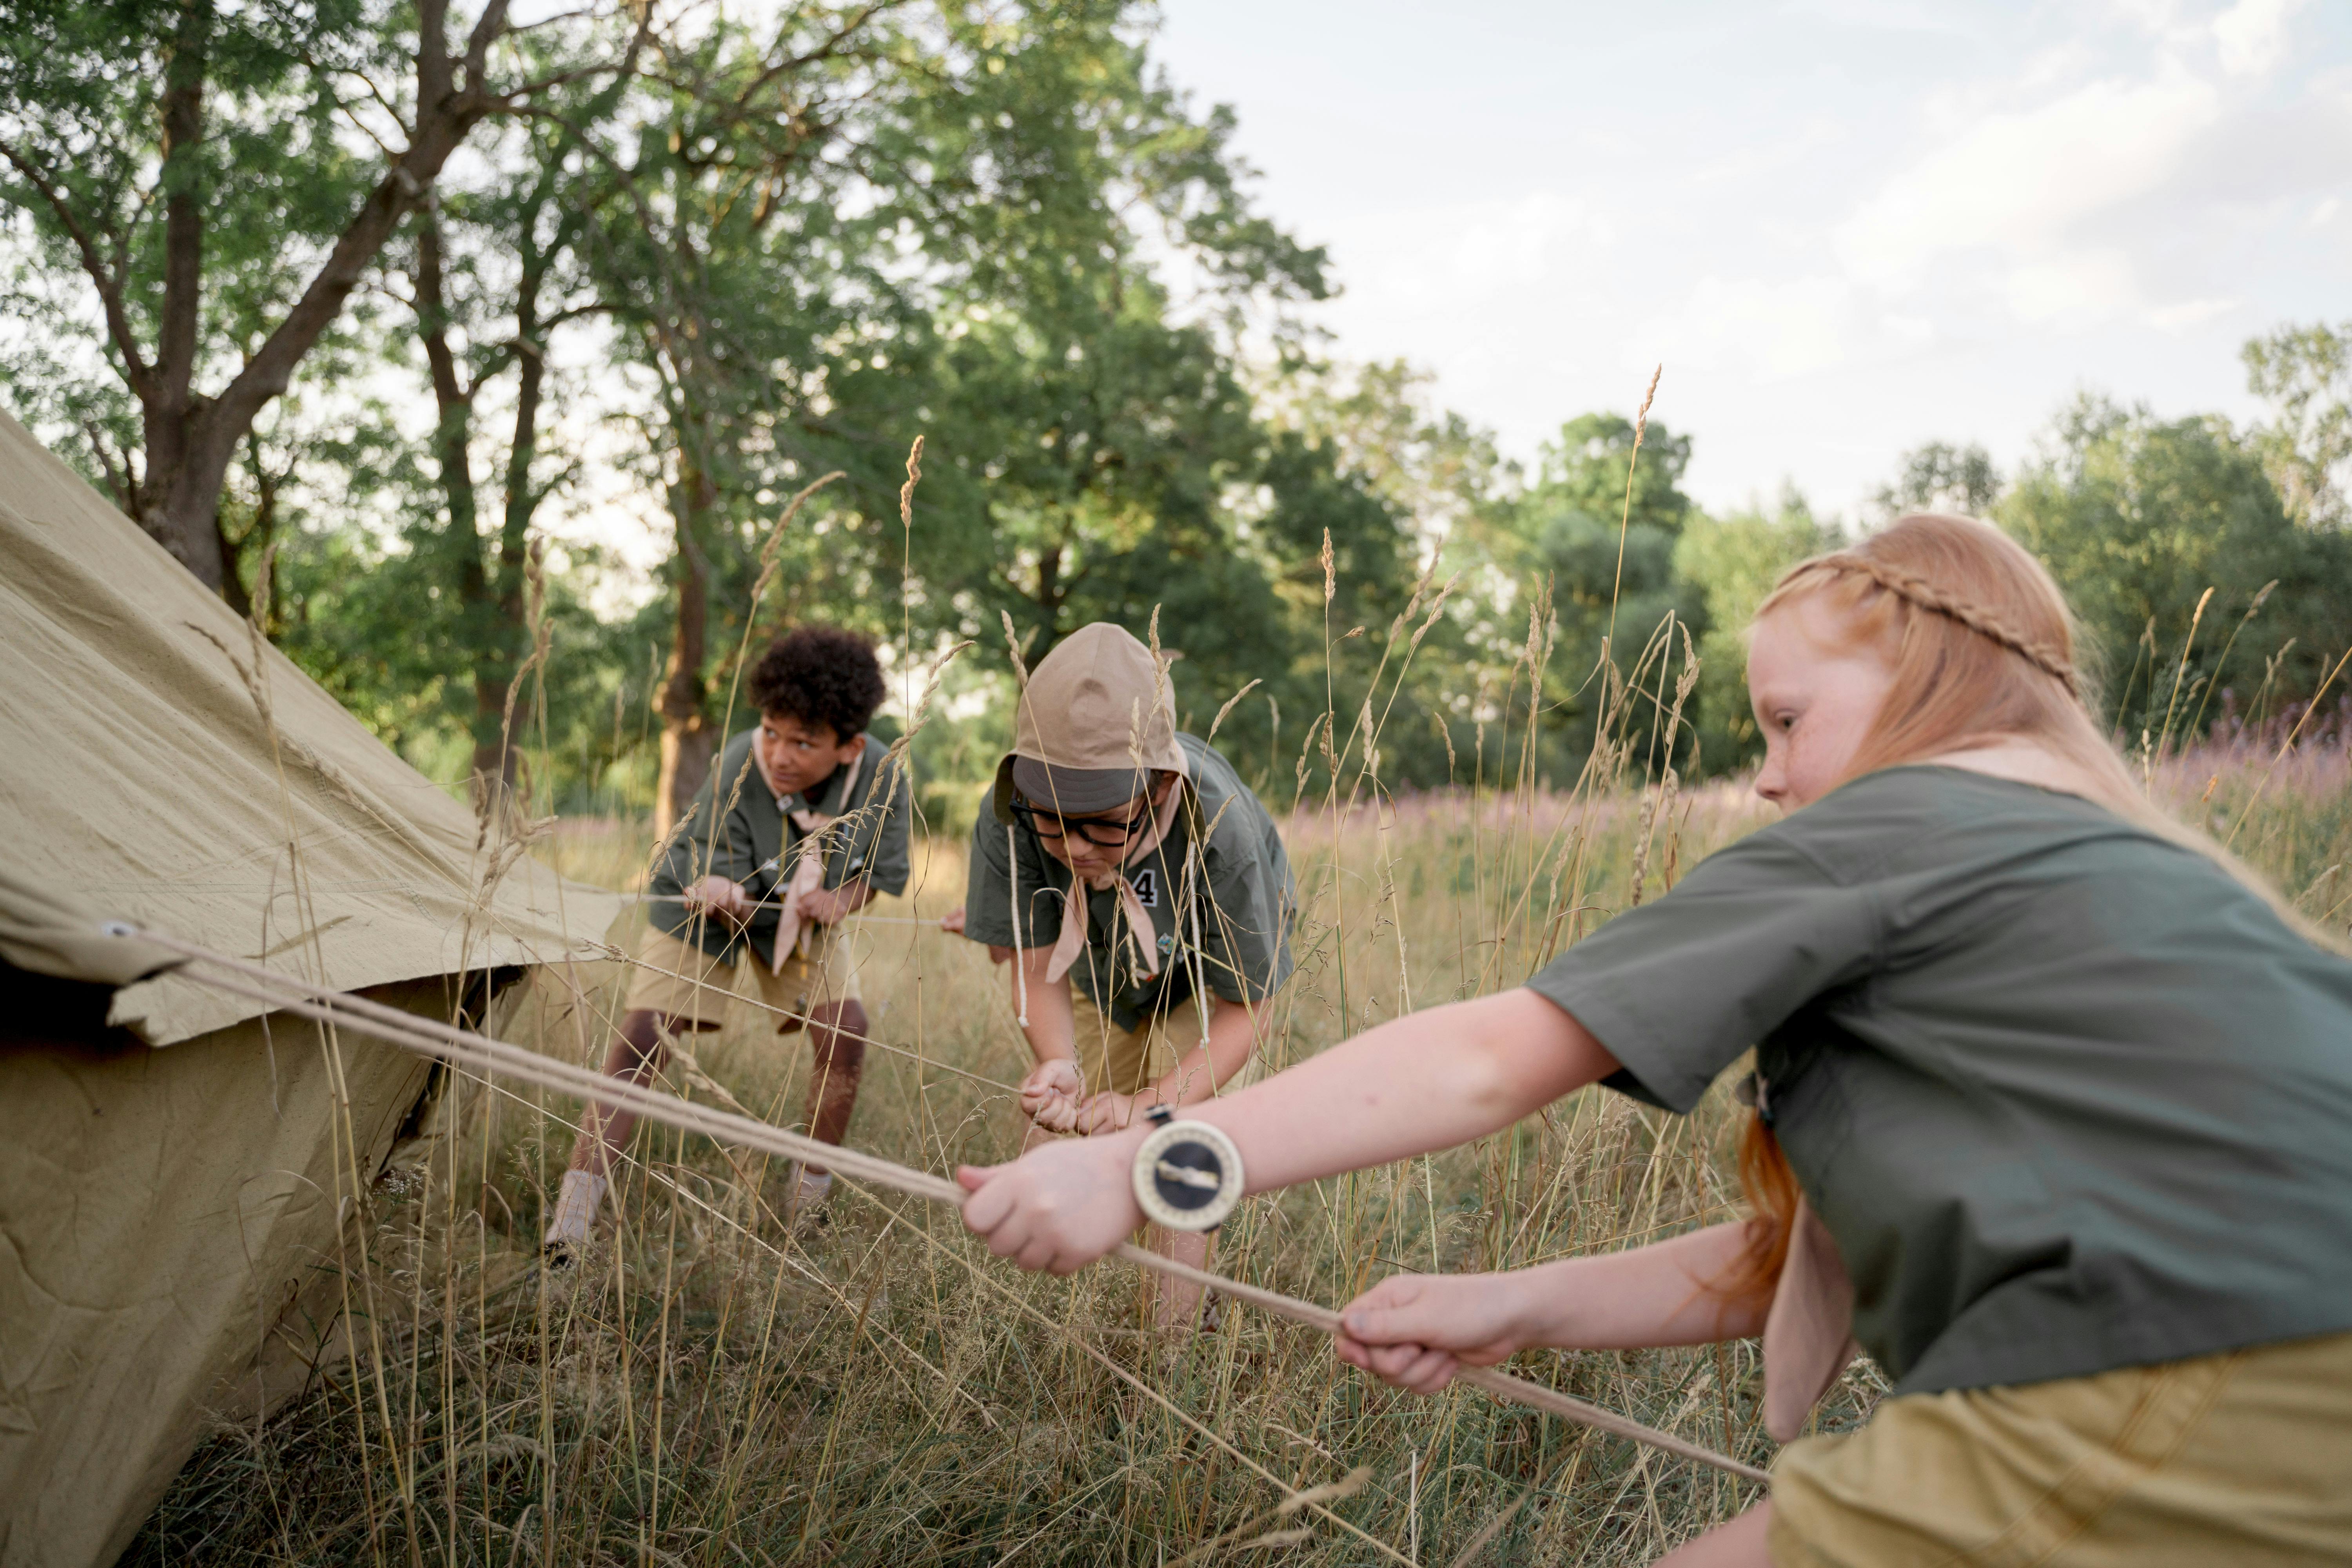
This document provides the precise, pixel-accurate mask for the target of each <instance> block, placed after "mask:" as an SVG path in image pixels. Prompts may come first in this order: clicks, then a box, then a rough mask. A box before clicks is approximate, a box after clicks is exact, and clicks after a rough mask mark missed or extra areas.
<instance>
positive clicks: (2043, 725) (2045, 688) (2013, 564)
mask: <svg viewBox="0 0 2352 1568" xmlns="http://www.w3.org/2000/svg"><path fill="white" fill-rule="evenodd" d="M1800 600H1803V601H1807V602H1809V603H1815V604H1819V605H1822V607H1824V608H1825V609H1827V610H1828V611H1830V612H1831V614H1830V616H1828V617H1826V619H1827V620H1828V622H1829V624H1831V625H1832V626H1836V627H1837V629H1838V634H1839V636H1840V640H1841V641H1842V642H1843V644H1844V645H1845V646H1846V647H1849V648H1856V647H1861V648H1870V649H1874V650H1875V651H1876V652H1877V653H1878V654H1879V655H1880V656H1881V657H1882V658H1884V659H1885V663H1886V666H1887V668H1888V670H1889V672H1890V673H1891V675H1892V677H1893V679H1892V681H1891V683H1890V684H1889V686H1888V688H1887V691H1886V695H1885V699H1884V700H1883V701H1882V702H1881V704H1880V707H1879V710H1878V715H1877V718H1876V719H1875V720H1874V721H1873V722H1872V725H1871V728H1870V731H1868V733H1867V734H1865V735H1864V739H1863V742H1862V744H1861V746H1860V748H1859V749H1858V750H1857V751H1856V752H1855V755H1854V757H1853V762H1852V763H1851V764H1849V768H1848V773H1847V776H1848V777H1857V776H1859V775H1861V774H1863V773H1872V772H1874V771H1876V770H1877V769H1880V768H1888V767H1895V766H1898V765H1900V764H1902V763H1920V762H1926V761H1928V760H1929V759H1931V758H1936V757H1941V756H1946V755H1948V754H1950V753H1952V752H1959V751H1965V750H1967V749H1969V748H1970V747H1973V746H1979V745H1983V744H1987V743H1990V742H1997V741H2001V740H2010V739H2021V740H2030V741H2032V742H2035V743H2036V744H2038V745H2039V746H2041V747H2042V748H2043V749H2045V750H2046V751H2048V752H2051V753H2052V754H2053V755H2054V756H2056V757H2058V758H2060V759H2062V760H2063V761H2064V762H2066V763H2072V764H2073V765H2074V770H2075V771H2076V773H2077V776H2078V777H2080V778H2081V779H2082V780H2083V781H2084V795H2086V796H2087V797H2088V798H2090V799H2092V800H2095V802H2096V803H2097V804H2099V805H2103V806H2105V807H2106V808H2107V809H2108V810H2110V811H2112V812H2114V813H2115V814H2116V816H2120V817H2122V818H2124V819H2125V820H2126V821H2127V822H2129V823H2131V824H2132V825H2133V826H2136V827H2138V828H2141V829H2143V830H2145V831H2147V832H2148V833H2150V834H2152V835H2154V836H2156V837H2161V838H2167V839H2169V840H2171V841H2172V842H2174V843H2176V844H2179V845H2181V846H2182V847H2186V848H2189V849H2193V850H2195V851H2197V852H2198V853H2200V854H2203V855H2205V856H2208V857H2210V858H2212V859H2213V860H2215V861H2217V862H2218V863H2219V864H2220V865H2221V867H2222V868H2223V869H2224V870H2226V871H2228V872H2229V873H2230V874H2231V876H2233V877H2235V878H2236V879H2238V880H2239V881H2240V882H2242V884H2244V885H2245V886H2246V887H2248V888H2249V889H2252V890H2253V891H2254V892H2255V893H2257V894H2259V895H2260V896H2261V897H2262V898H2263V899H2264V900H2267V901H2268V902H2269V903H2270V905H2271V907H2272V908H2273V910H2276V911H2277V912H2278V913H2279V915H2280V916H2281V918H2283V919H2284V920H2285V921H2287V922H2288V924H2289V925H2291V926H2292V927H2294V929H2295V930H2297V931H2301V932H2302V933H2303V934H2304V935H2305V937H2306V938H2308V939H2309V940H2311V941H2312V942H2315V943H2317V944H2319V945H2322V946H2327V947H2334V946H2336V943H2335V942H2333V941H2332V939H2330V938H2329V937H2327V936H2326V935H2324V934H2322V933H2321V932H2320V931H2318V930H2317V928H2316V927H2315V926H2314V925H2312V923H2311V922H2310V921H2307V920H2306V919H2305V918H2304V917H2303V916H2302V915H2300V914H2299V913H2297V912H2296V911H2295V910H2294V908H2293V907H2292V906H2290V905H2289V904H2287V902H2286V901H2285V900H2284V899H2282V898H2281V897H2280V896H2279V894H2278V892H2277V890H2276V889H2273V888H2272V887H2270V886H2269V885H2268V884H2267V883H2266V882H2264V881H2263V879H2261V878H2260V877H2258V876H2256V875H2255V874H2254V873H2253V872H2252V871H2251V870H2249V869H2248V868H2246V867H2245V866H2244V865H2243V864H2242V863H2241V862H2240V861H2238V860H2237V859H2236V858H2234V857H2232V856H2231V855H2230V853H2229V852H2228V851H2227V850H2225V849H2223V848H2222V847H2221V846H2220V845H2218V844H2216V843H2215V842H2214V841H2213V840H2212V839H2210V838H2209V837H2206V836H2205V835H2204V834H2202V833H2200V832H2197V831H2196V830H2195V829H2193V828H2189V827H2186V826H2182V825H2181V824H2179V822H2176V821H2174V820H2173V819H2172V818H2171V817H2170V816H2167V815H2166V814H2165V813H2164V812H2163V811H2162V810H2161V809H2159V808H2158V807H2157V806H2156V805H2153V804H2152V803H2151V802H2150V801H2149V800H2148V798H2147V794H2146V793H2145V791H2144V790H2143V789H2142V788H2141V787H2140V786H2139V784H2137V781H2136V780H2135V779H2134V778H2133V776H2132V773H2131V770H2130V768H2129V767H2128V766H2127V765H2126V763H2125V761H2124V758H2123V756H2122V754H2121V753H2120V752H2117V751H2116V747H2115V745H2114V743H2113V742H2111V741H2109V740H2108V738H2107V736H2106V734H2105V731H2104V730H2103V729H2102V727H2101V726H2100V724H2099V721H2097V720H2096V719H2095V718H2094V717H2093V710H2094V709H2095V705H2096V693H2095V688H2094V686H2093V682H2092V680H2091V679H2090V678H2089V677H2088V676H2087V675H2086V674H2085V673H2084V668H2083V666H2084V662H2085V650H2084V647H2083V643H2082V639H2081V637H2079V635H2078V633H2077V632H2076V629H2075V625H2074V616H2073V615H2072V614H2071V613H2070V612H2069V611H2068V609H2067V607H2066V599H2065V595H2063V594H2062V593H2061V592H2060V591H2059V588H2058V584H2056V583H2055V582H2054V581H2053V580H2052V578H2051V576H2050V574H2049V573H2048V572H2047V571H2045V570H2043V568H2042V563H2040V562H2039V561H2036V560H2035V559H2034V558H2033V556H2032V554H2030V553H2029V552H2027V551H2026V550H2025V549H2024V547H2023V546H2021V545H2020V544H2019V543H2018V542H2016V541H2015V540H2012V539H2011V538H2010V537H2009V536H2008V535H2007V534H2005V533H2003V532H2001V531H2000V530H1999V529H1997V528H1994V527H1992V526H1991V525H1990V524H1989V523H1984V522H1979V521H1976V520H1975V519H1974V518H1967V517H1950V516H1945V515H1942V514H1940V513H1934V512H1914V513H1911V514H1909V515H1908V516H1905V517H1900V518H1897V519H1896V520H1895V521H1894V522H1893V523H1891V524H1890V525H1888V526H1887V527H1886V528H1885V529H1884V530H1883V531H1880V532H1878V533H1874V534H1873V535H1871V537H1869V538H1868V539H1866V540H1864V541H1863V542H1861V543H1859V544H1857V545H1855V546H1853V548H1852V549H1849V550H1841V551H1836V552H1832V553H1830V554H1827V555H1820V556H1816V557H1814V558H1813V559H1812V560H1810V561H1806V562H1803V563H1800V564H1798V565H1797V566H1795V567H1793V568H1791V569H1790V571H1789V573H1788V574H1786V575H1784V576H1783V577H1782V578H1781V579H1780V584H1779V585H1778V586H1776V587H1775V588H1774V589H1773V590H1772V592H1771V594H1770V595H1768V596H1767V597H1766V598H1765V600H1764V602H1763V604H1761V605H1759V606H1758V607H1757V611H1756V618H1757V619H1759V620H1761V619H1762V618H1763V617H1765V616H1769V615H1771V614H1773V613H1774V612H1775V611H1778V610H1782V609H1785V608H1788V607H1789V606H1790V605H1794V604H1796V603H1797V602H1798V601H1800ZM1739 1174H1740V1184H1741V1185H1742V1186H1743V1187H1745V1188H1746V1189H1747V1194H1748V1203H1749V1206H1750V1208H1751V1210H1752V1211H1753V1215H1754V1217H1753V1218H1752V1219H1751V1220H1750V1221H1749V1225H1748V1247H1747V1249H1746V1251H1745V1253H1744V1255H1743V1256H1742V1257H1741V1258H1739V1259H1738V1261H1736V1262H1735V1263H1734V1264H1733V1265H1732V1267H1731V1268H1729V1269H1728V1270H1727V1272H1726V1274H1725V1275H1724V1276H1723V1277H1722V1278H1721V1279H1717V1280H1715V1281H1713V1282H1712V1289H1714V1291H1715V1292H1716V1293H1717V1295H1718V1296H1720V1297H1722V1298H1724V1299H1726V1300H1727V1302H1729V1303H1732V1304H1736V1305H1738V1306H1742V1307H1745V1308H1748V1309H1750V1310H1754V1311H1756V1312H1757V1313H1758V1315H1759V1317H1760V1316H1761V1313H1762V1311H1763V1310H1764V1308H1765V1307H1767V1306H1769V1303H1770V1301H1771V1299H1772V1292H1773V1289H1774V1288H1775V1286H1776V1285H1777V1284H1778V1282H1779V1279H1780V1269H1781V1268H1782V1266H1783V1265H1784V1264H1785V1263H1786V1261H1787V1258H1788V1252H1789V1238H1790V1221H1791V1219H1792V1218H1793V1217H1794V1215H1795V1213H1796V1207H1797V1202H1798V1199H1799V1196H1800V1195H1801V1194H1800V1191H1799V1188H1798V1184H1797V1181H1796V1177H1795V1176H1794V1174H1793V1173H1790V1169H1789V1164H1788V1161H1787V1160H1786V1159H1785V1158H1784V1157H1783V1156H1782V1154H1781V1152H1780V1143H1779V1142H1778V1140H1776V1139H1775V1138H1774V1137H1773V1135H1772V1131H1771V1129H1769V1127H1766V1126H1765V1125H1764V1123H1763V1121H1762V1119H1761V1118H1760V1117H1751V1118H1750V1119H1749V1121H1748V1127H1747V1129H1746V1131H1745V1132H1744V1133H1743V1135H1742V1137H1741V1140H1740V1146H1739Z"/></svg>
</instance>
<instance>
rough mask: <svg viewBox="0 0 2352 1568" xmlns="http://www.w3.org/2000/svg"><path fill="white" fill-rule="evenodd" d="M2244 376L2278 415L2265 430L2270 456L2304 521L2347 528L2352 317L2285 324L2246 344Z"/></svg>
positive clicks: (2266, 457) (2350, 512) (2350, 511)
mask: <svg viewBox="0 0 2352 1568" xmlns="http://www.w3.org/2000/svg"><path fill="white" fill-rule="evenodd" d="M2245 361H2246V380H2247V383H2248V384H2250V385H2251V386H2252V389H2253V391H2254V392H2255V393H2256V394H2257V395H2261V396H2263V397H2266V398H2268V399H2270V401H2271V405H2272V406H2273V408H2274V409H2275V410H2276V411H2277V418H2276V422H2275V423H2274V424H2273V425H2272V426H2270V428H2268V429H2267V430H2265V431H2263V433H2262V435H2261V437H2260V438H2259V440H2260V445H2261V447H2262V451H2263V461H2264V463H2265V464H2266V465H2267V466H2268V468H2269V469H2270V474H2271V479H2272V480H2273V482H2274V483H2275V484H2276V485H2277V486H2278V490H2279V494H2280V495H2282V496H2284V498H2285V499H2286V504H2287V510H2288V511H2289V512H2290V513H2292V514H2293V515H2294V517H2295V519H2296V520H2297V521H2301V522H2305V523H2307V524H2310V525H2312V526H2314V527H2318V528H2341V527H2343V526H2344V524H2345V522H2346V521H2347V518H2352V505H2347V500H2346V494H2345V492H2346V487H2347V466H2352V321H2347V322H2344V323H2342V324H2340V325H2338V326H2335V327H2330V326H2328V325H2326V323H2324V322H2315V323H2314V324H2313V325H2310V326H2307V327H2283V328H2281V329H2280V330H2279V331H2275V332H2273V333H2272V334H2270V336H2268V337H2263V338H2256V339H2254V340H2253V341H2252V342H2249V343H2247V344H2246V347H2245Z"/></svg>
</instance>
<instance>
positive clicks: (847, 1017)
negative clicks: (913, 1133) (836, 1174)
mask: <svg viewBox="0 0 2352 1568" xmlns="http://www.w3.org/2000/svg"><path fill="white" fill-rule="evenodd" d="M808 1032H809V1051H810V1062H809V1087H808V1107H807V1114H808V1128H809V1136H810V1137H812V1138H814V1139H815V1140H816V1141H817V1142H820V1143H835V1144H837V1143H839V1142H841V1141H842V1140H843V1139H844V1138H845V1137H847V1136H848V1135H849V1116H850V1112H851V1111H853V1110H856V1109H857V1084H858V1080H859V1079H861V1078H863V1077H864V1076H865V1074H866V1009H865V1007H864V1006H863V1005H861V1004H859V1003H856V1002H854V1001H853V1002H820V1003H818V1004H817V1005H814V1006H813V1007H811V1008H810V1009H809V1017H808ZM832 1190H833V1173H831V1172H830V1171H827V1170H826V1169H825V1168H824V1166H822V1165H816V1164H806V1165H803V1166H802V1167H801V1173H800V1180H799V1183H798V1184H797V1186H796V1187H795V1188H794V1190H793V1198H792V1205H793V1210H794V1211H796V1212H797V1211H802V1210H805V1209H807V1208H808V1207H809V1205H813V1204H816V1203H821V1202H823V1201H824V1195H825V1194H827V1193H829V1192H831V1191H832Z"/></svg>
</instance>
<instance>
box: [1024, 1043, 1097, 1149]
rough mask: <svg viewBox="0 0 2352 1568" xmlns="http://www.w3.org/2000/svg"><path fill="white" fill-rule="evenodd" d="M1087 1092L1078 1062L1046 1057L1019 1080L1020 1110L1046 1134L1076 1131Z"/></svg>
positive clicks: (1064, 1058)
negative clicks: (1079, 1073)
mask: <svg viewBox="0 0 2352 1568" xmlns="http://www.w3.org/2000/svg"><path fill="white" fill-rule="evenodd" d="M1086 1091H1087V1086H1086V1082H1085V1080H1084V1079H1081V1078H1080V1077H1079V1076H1078V1064H1077V1063H1076V1062H1074V1061H1072V1060H1070V1058H1067V1057H1048V1058H1045V1060H1044V1061H1042V1062H1039V1063H1038V1064H1037V1065H1036V1066H1035V1067H1034V1068H1031V1069H1030V1070H1029V1076H1028V1077H1027V1078H1024V1079H1022V1080H1021V1109H1022V1110H1023V1112H1024V1114H1026V1115H1027V1116H1028V1118H1029V1120H1030V1121H1034V1122H1035V1123H1036V1124H1037V1125H1038V1126H1040V1127H1042V1128H1044V1129H1045V1131H1048V1132H1075V1131H1078V1116H1079V1112H1080V1111H1081V1110H1083V1109H1084V1107H1083V1105H1082V1102H1081V1098H1080V1097H1081V1096H1083V1095H1084V1094H1085V1093H1086Z"/></svg>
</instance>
